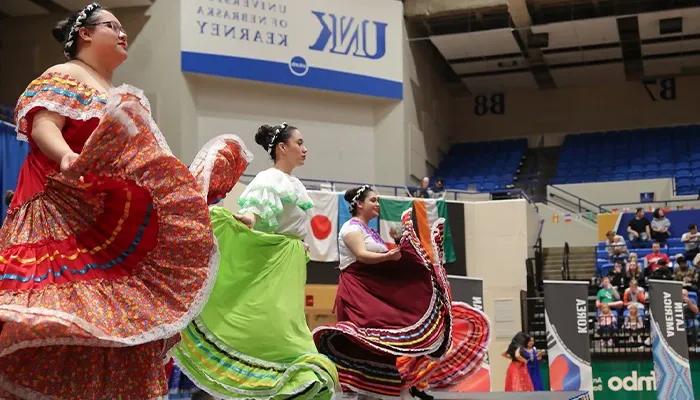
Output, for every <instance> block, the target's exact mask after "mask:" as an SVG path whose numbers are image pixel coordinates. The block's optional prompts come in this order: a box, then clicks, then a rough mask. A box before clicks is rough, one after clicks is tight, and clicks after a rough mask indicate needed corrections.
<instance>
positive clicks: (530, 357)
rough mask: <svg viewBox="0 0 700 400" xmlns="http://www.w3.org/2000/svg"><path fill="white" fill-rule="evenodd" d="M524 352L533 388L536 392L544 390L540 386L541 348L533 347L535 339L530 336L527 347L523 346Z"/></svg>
mask: <svg viewBox="0 0 700 400" xmlns="http://www.w3.org/2000/svg"><path fill="white" fill-rule="evenodd" d="M524 350H525V354H526V355H527V357H526V358H527V372H528V373H529V374H530V380H532V386H533V387H534V388H535V391H536V392H541V391H543V390H544V388H543V387H542V375H541V374H540V360H541V359H542V350H537V348H536V347H535V339H534V338H533V337H532V336H530V339H529V340H528V342H527V347H525V349H524Z"/></svg>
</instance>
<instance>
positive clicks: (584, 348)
mask: <svg viewBox="0 0 700 400" xmlns="http://www.w3.org/2000/svg"><path fill="white" fill-rule="evenodd" d="M544 307H545V312H544V317H545V322H546V326H547V328H546V329H547V347H548V350H547V355H548V358H549V379H550V387H551V390H553V391H582V390H585V391H588V392H589V393H592V392H593V369H592V368H591V348H590V342H589V336H588V282H576V281H544Z"/></svg>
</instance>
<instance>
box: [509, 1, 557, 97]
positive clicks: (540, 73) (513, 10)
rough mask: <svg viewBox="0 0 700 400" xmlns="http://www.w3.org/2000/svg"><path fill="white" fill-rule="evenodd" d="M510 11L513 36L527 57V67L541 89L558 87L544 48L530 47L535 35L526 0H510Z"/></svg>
mask: <svg viewBox="0 0 700 400" xmlns="http://www.w3.org/2000/svg"><path fill="white" fill-rule="evenodd" d="M508 12H509V13H510V18H511V20H512V21H513V25H514V28H515V29H514V30H513V31H512V32H513V38H514V39H515V41H516V43H518V47H520V52H521V53H522V55H523V57H524V58H525V62H526V63H527V67H528V68H529V69H530V73H531V74H532V77H533V79H534V80H535V83H537V86H538V87H539V88H540V89H553V88H555V87H556V85H555V83H554V78H553V77H552V74H551V73H550V72H549V67H548V66H547V62H546V61H545V59H544V55H543V54H542V50H540V49H538V48H530V46H529V45H528V42H529V40H530V38H531V37H532V36H533V32H532V17H531V16H530V12H529V11H528V9H527V3H526V1H525V0H508Z"/></svg>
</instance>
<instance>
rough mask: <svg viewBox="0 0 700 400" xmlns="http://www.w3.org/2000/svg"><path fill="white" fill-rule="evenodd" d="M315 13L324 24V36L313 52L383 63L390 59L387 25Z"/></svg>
mask: <svg viewBox="0 0 700 400" xmlns="http://www.w3.org/2000/svg"><path fill="white" fill-rule="evenodd" d="M311 12H312V13H313V14H314V15H315V16H316V18H318V22H320V23H321V33H319V35H318V38H317V39H316V43H314V44H313V45H312V46H309V49H311V50H315V51H326V50H328V51H330V52H331V53H333V54H343V55H349V54H350V55H352V56H353V57H360V58H368V59H370V60H379V59H380V58H382V57H384V56H385V55H386V27H387V24H386V23H384V22H377V21H369V20H366V19H363V20H361V21H360V20H356V19H355V18H354V17H345V16H337V15H335V14H326V13H325V12H321V11H311ZM372 26H373V27H374V29H372ZM372 34H373V35H372Z"/></svg>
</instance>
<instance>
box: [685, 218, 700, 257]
mask: <svg viewBox="0 0 700 400" xmlns="http://www.w3.org/2000/svg"><path fill="white" fill-rule="evenodd" d="M681 242H683V243H685V258H686V260H693V261H695V256H697V255H698V252H699V251H698V244H699V243H700V234H698V226H697V225H696V224H690V225H688V232H686V233H684V234H683V236H681Z"/></svg>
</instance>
